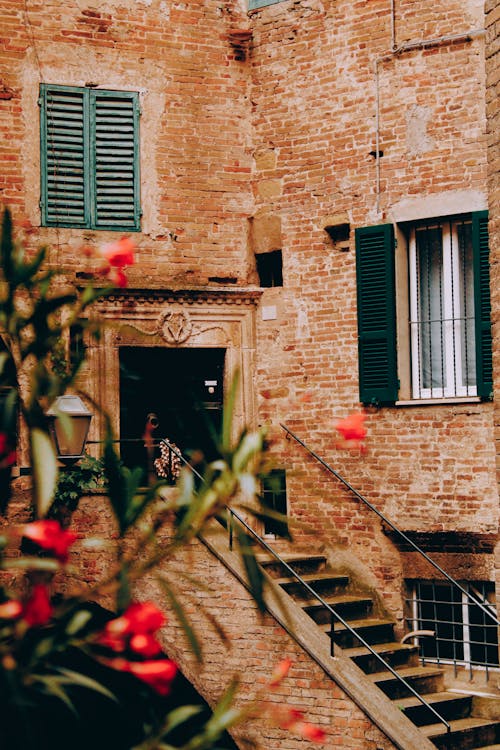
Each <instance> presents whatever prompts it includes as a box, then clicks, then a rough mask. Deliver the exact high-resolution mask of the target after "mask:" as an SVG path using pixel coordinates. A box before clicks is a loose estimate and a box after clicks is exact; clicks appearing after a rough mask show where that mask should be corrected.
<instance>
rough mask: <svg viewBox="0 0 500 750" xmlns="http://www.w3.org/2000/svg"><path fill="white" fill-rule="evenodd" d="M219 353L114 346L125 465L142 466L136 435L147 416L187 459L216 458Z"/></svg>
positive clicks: (221, 357)
mask: <svg viewBox="0 0 500 750" xmlns="http://www.w3.org/2000/svg"><path fill="white" fill-rule="evenodd" d="M224 356H225V349H166V348H159V347H147V348H146V347H121V348H120V441H121V445H120V450H121V456H122V459H123V462H124V464H125V465H126V466H129V467H133V466H143V467H144V469H145V471H146V466H147V457H146V451H145V449H144V442H143V440H142V437H143V435H144V430H145V425H146V420H147V418H148V415H149V414H155V415H156V417H157V420H158V427H157V428H156V429H155V431H154V438H155V440H159V439H161V438H167V439H168V440H169V441H170V442H173V443H175V445H176V446H177V447H178V448H179V449H180V451H181V452H182V453H183V455H186V457H189V454H190V452H192V451H193V450H201V451H203V453H204V455H205V457H206V458H207V460H211V459H212V458H214V456H215V454H216V450H215V445H214V434H219V432H220V427H221V419H222V403H223V376H224Z"/></svg>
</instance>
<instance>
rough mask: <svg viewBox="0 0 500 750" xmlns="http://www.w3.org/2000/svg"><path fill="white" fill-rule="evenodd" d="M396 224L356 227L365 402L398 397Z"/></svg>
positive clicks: (361, 386) (361, 379) (361, 377)
mask: <svg viewBox="0 0 500 750" xmlns="http://www.w3.org/2000/svg"><path fill="white" fill-rule="evenodd" d="M394 248H395V245H394V228H393V226H392V224H381V225H379V226H373V227H362V228H360V229H357V230H356V272H357V291H358V348H359V392H360V400H361V402H362V403H363V404H372V403H380V404H387V403H394V402H395V401H396V400H397V397H398V380H397V353H396V299H395V275H394V274H395V267H394Z"/></svg>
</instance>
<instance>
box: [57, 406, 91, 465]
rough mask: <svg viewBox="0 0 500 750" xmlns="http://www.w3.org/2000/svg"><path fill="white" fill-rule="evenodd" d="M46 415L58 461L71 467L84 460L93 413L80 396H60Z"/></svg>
mask: <svg viewBox="0 0 500 750" xmlns="http://www.w3.org/2000/svg"><path fill="white" fill-rule="evenodd" d="M46 415H47V417H48V419H49V430H50V434H51V436H52V439H53V441H54V445H55V448H56V453H57V458H58V460H59V461H61V463H63V464H67V465H71V464H74V463H76V462H77V461H79V460H80V459H81V458H83V454H84V451H85V445H86V443H87V435H88V432H89V427H90V420H91V419H92V412H91V411H89V410H88V409H87V407H86V406H85V404H84V403H83V401H82V399H81V398H80V396H75V395H65V396H58V397H57V398H56V400H55V401H54V403H53V404H52V406H51V408H50V409H48V410H47V412H46Z"/></svg>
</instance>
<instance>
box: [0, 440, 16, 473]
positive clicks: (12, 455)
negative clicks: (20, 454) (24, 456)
mask: <svg viewBox="0 0 500 750" xmlns="http://www.w3.org/2000/svg"><path fill="white" fill-rule="evenodd" d="M15 463H16V451H14V450H12V448H11V446H10V445H9V438H8V435H7V433H5V432H0V469H5V468H7V466H12V464H15Z"/></svg>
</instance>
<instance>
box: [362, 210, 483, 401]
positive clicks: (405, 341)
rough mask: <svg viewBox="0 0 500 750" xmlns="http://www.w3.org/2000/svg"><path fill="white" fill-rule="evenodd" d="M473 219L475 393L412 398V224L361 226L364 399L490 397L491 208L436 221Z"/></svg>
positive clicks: (414, 399)
mask: <svg viewBox="0 0 500 750" xmlns="http://www.w3.org/2000/svg"><path fill="white" fill-rule="evenodd" d="M455 216H456V217H457V219H459V220H463V219H465V218H468V217H470V218H471V221H472V247H473V272H474V307H475V313H476V314H475V326H474V336H475V344H474V345H475V352H476V357H475V358H476V382H477V395H476V396H472V395H470V396H459V395H454V396H452V397H444V398H432V399H425V398H413V394H412V392H411V375H412V373H411V348H410V332H409V320H410V318H409V305H410V298H409V259H408V244H407V239H408V236H407V234H408V232H407V230H408V227H409V226H410V222H404V223H403V222H401V223H399V224H377V225H373V226H367V227H359V228H357V229H356V231H355V239H356V277H357V315H358V355H359V359H358V365H359V393H360V401H361V403H362V404H365V405H373V406H394V405H397V406H418V405H422V404H425V403H446V402H457V401H464V400H466V401H480V400H492V398H493V369H492V339H491V303H490V288H489V248H488V212H487V211H472V212H469V213H465V212H463V213H459V214H450V215H449V216H440V217H435V218H429V219H428V223H431V222H432V221H434V220H436V221H449V220H450V219H452V218H453V217H455ZM412 223H415V222H412Z"/></svg>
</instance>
